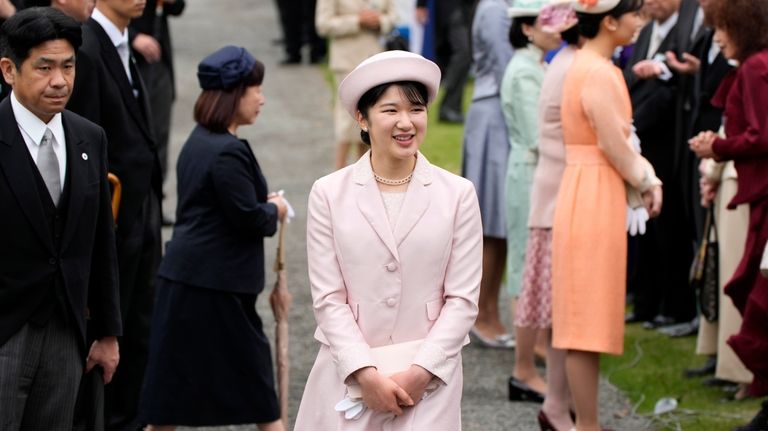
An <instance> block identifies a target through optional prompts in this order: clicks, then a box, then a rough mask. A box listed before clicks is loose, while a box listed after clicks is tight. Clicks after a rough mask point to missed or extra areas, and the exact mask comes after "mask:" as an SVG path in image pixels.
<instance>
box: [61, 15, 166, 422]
mask: <svg viewBox="0 0 768 431" xmlns="http://www.w3.org/2000/svg"><path fill="white" fill-rule="evenodd" d="M143 12H144V1H143V0H99V1H98V2H97V3H96V9H94V11H93V14H92V15H91V18H90V19H89V20H88V21H86V22H85V23H84V24H83V45H82V46H81V47H80V50H79V51H78V53H77V79H76V82H75V91H74V93H73V94H72V99H71V100H70V102H69V105H68V106H69V109H71V110H73V111H75V112H77V113H79V114H81V115H83V116H84V117H86V118H88V119H90V120H91V121H93V122H95V123H96V124H99V125H100V126H101V127H103V128H104V131H105V132H106V134H107V140H108V142H109V153H108V154H109V169H110V171H111V172H113V173H114V174H115V175H117V176H118V177H119V178H120V179H121V181H122V183H123V194H122V203H121V206H120V212H119V214H118V217H117V254H118V263H119V270H120V308H121V311H122V317H123V337H122V338H121V339H120V347H121V353H122V362H121V367H120V370H118V372H117V373H116V374H115V379H114V382H113V383H112V384H111V385H110V386H108V387H107V388H106V391H105V397H106V400H105V409H106V413H105V414H106V421H107V424H108V427H109V428H110V429H116V430H122V429H126V430H136V429H139V425H138V424H137V423H136V411H137V405H138V397H139V391H140V389H141V383H142V380H143V377H144V369H145V367H146V361H147V348H148V347H147V346H148V343H149V325H150V321H151V316H152V304H153V299H154V279H155V275H156V274H157V267H158V264H159V260H160V217H161V216H160V196H161V191H160V187H161V174H160V164H159V162H158V158H157V149H156V141H155V138H154V135H153V132H152V128H151V118H152V115H151V114H150V108H149V103H148V93H147V91H146V89H145V87H144V84H143V81H142V79H141V76H140V75H139V73H138V72H137V68H136V66H135V63H134V62H133V60H132V58H131V50H130V46H129V40H128V25H129V23H130V21H131V19H133V18H136V17H138V16H140V15H141V14H142V13H143Z"/></svg>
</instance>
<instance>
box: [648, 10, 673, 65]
mask: <svg viewBox="0 0 768 431" xmlns="http://www.w3.org/2000/svg"><path fill="white" fill-rule="evenodd" d="M677 15H678V13H677V12H675V13H674V14H672V16H670V17H669V18H667V20H666V21H664V22H661V23H660V22H659V21H658V20H653V30H652V31H651V43H649V44H648V52H647V53H646V56H645V58H653V56H654V55H655V54H656V51H658V50H659V47H660V46H661V43H662V42H664V39H666V38H667V35H668V34H669V32H670V31H672V27H674V26H675V24H677Z"/></svg>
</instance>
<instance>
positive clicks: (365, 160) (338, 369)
mask: <svg viewBox="0 0 768 431" xmlns="http://www.w3.org/2000/svg"><path fill="white" fill-rule="evenodd" d="M307 254H308V260H309V280H310V284H311V290H312V298H313V307H314V312H315V319H316V320H317V325H318V328H317V331H316V332H315V338H316V339H317V340H318V341H319V342H320V343H321V348H320V352H319V354H318V357H317V360H316V362H315V365H314V367H313V369H312V372H311V374H310V377H309V379H308V382H307V386H306V388H305V390H304V396H303V399H302V404H301V406H300V409H299V414H298V417H297V422H296V428H295V429H296V430H304V429H306V430H310V429H312V430H318V429H324V430H325V429H329V430H330V429H334V430H335V429H345V430H346V429H361V430H362V429H371V430H375V429H379V428H380V426H384V425H383V424H384V423H385V422H390V423H389V425H387V426H388V427H394V428H393V429H398V430H399V429H427V427H426V426H427V425H428V426H429V427H430V428H432V429H440V430H453V429H455V430H458V429H460V426H461V425H460V401H461V390H462V382H461V354H460V353H461V349H462V347H463V346H464V345H465V344H467V343H468V342H469V338H468V337H467V333H468V332H469V329H470V328H471V327H472V325H473V324H474V321H475V318H476V316H477V299H478V294H479V288H480V276H481V266H482V226H481V222H480V210H479V206H478V203H477V196H476V194H475V190H474V187H473V186H472V184H471V183H470V182H469V181H467V180H466V179H464V178H461V177H458V176H456V175H454V174H451V173H449V172H447V171H445V170H443V169H440V168H437V167H435V166H432V165H431V164H430V163H429V162H428V161H427V159H426V158H425V157H424V156H423V155H421V154H419V155H418V159H417V163H416V168H415V170H414V175H413V179H412V181H411V183H410V185H409V187H408V190H407V192H406V196H405V201H404V202H403V206H402V209H401V211H400V216H399V219H398V220H397V222H396V223H395V227H394V229H391V228H390V223H389V221H388V219H387V215H386V211H385V209H384V204H383V202H382V198H381V194H380V192H379V189H378V187H377V185H376V181H375V180H374V178H373V172H372V170H371V165H370V155H369V153H367V154H366V155H364V156H363V157H362V158H361V159H360V160H359V161H358V162H357V163H356V164H354V165H352V166H349V167H347V168H345V169H342V170H340V171H337V172H335V173H333V174H331V175H328V176H326V177H324V178H321V179H319V180H318V181H317V182H316V183H315V184H314V186H313V188H312V191H311V192H310V196H309V211H308V217H307ZM422 338H424V339H425V341H424V343H423V344H422V347H421V349H420V351H419V353H418V354H417V355H416V358H415V360H414V363H415V364H417V365H420V366H422V367H423V368H425V369H427V370H429V371H430V372H431V373H432V374H434V375H435V376H436V377H437V378H438V379H439V380H440V383H442V385H440V387H439V388H438V389H437V390H436V391H435V392H434V393H433V394H432V395H430V397H428V398H427V399H425V400H424V401H423V402H422V403H420V404H418V405H417V406H416V407H415V408H413V409H411V411H410V412H408V413H406V414H405V415H403V416H401V417H398V418H394V417H393V416H392V415H384V414H374V413H372V412H371V411H370V410H369V411H368V412H366V413H365V415H364V416H363V418H361V419H360V420H358V421H347V420H345V419H344V418H343V416H341V415H339V414H338V413H336V412H335V411H333V405H334V404H335V403H336V402H338V401H339V400H341V399H342V398H343V397H344V395H345V391H346V387H345V385H344V381H345V380H346V379H347V378H348V377H349V375H350V374H351V373H352V372H354V371H356V370H358V369H360V368H362V367H366V366H371V365H373V361H372V359H371V355H370V350H369V349H370V348H371V347H377V346H383V345H387V344H393V343H401V342H405V341H412V340H418V339H422ZM415 409H419V411H420V413H419V414H418V415H414V414H413V411H414V410H415ZM427 412H428V413H427ZM441 416H443V417H441ZM426 421H430V422H426ZM436 424H443V426H441V425H436ZM435 426H437V428H435Z"/></svg>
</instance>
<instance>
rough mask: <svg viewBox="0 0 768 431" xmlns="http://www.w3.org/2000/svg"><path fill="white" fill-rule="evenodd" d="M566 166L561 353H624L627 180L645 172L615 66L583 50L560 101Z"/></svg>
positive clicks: (558, 330)
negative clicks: (632, 143) (636, 150)
mask: <svg viewBox="0 0 768 431" xmlns="http://www.w3.org/2000/svg"><path fill="white" fill-rule="evenodd" d="M561 110H562V112H561V113H562V126H563V136H564V140H565V147H566V168H565V172H564V175H563V180H562V183H561V185H560V191H559V194H558V199H557V205H556V207H555V218H554V225H553V239H552V331H553V345H554V347H556V348H561V349H572V350H583V351H592V352H603V353H612V354H621V353H622V352H623V348H624V307H625V295H626V266H627V232H626V217H627V209H626V208H627V204H626V190H625V186H624V181H625V180H626V181H627V182H629V183H630V184H633V185H639V184H640V182H641V181H642V180H643V178H644V177H645V176H646V175H647V171H646V170H645V168H644V164H643V162H645V161H644V160H643V159H642V157H641V156H640V155H639V154H637V153H636V152H635V150H634V149H633V148H632V147H631V144H630V142H629V136H630V131H631V124H632V105H631V101H630V98H629V92H628V91H627V87H626V84H625V82H624V79H623V76H622V74H621V72H620V70H619V69H618V68H616V67H615V66H614V65H613V64H612V63H610V62H609V61H608V60H607V59H606V58H604V57H602V56H600V55H599V54H597V53H595V52H592V51H587V50H581V51H579V52H578V53H577V54H576V58H575V59H574V62H573V65H572V66H571V69H570V70H569V71H568V76H567V77H566V80H565V83H564V88H563V102H562V108H561Z"/></svg>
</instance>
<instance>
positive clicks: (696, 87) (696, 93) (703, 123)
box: [688, 29, 733, 137]
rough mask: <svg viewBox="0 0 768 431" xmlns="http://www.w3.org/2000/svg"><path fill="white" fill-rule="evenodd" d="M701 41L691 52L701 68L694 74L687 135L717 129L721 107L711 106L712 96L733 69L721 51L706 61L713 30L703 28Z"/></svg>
mask: <svg viewBox="0 0 768 431" xmlns="http://www.w3.org/2000/svg"><path fill="white" fill-rule="evenodd" d="M703 36H704V37H703V43H702V44H701V46H700V48H699V49H698V50H697V51H695V52H694V53H693V54H694V55H695V56H697V57H698V58H699V59H701V69H700V70H699V73H697V74H696V75H695V76H694V84H693V96H692V98H691V99H692V109H691V119H692V124H691V126H690V127H691V131H690V133H689V134H688V137H691V136H694V135H695V134H697V133H699V132H701V131H704V130H713V131H717V130H718V129H719V128H720V124H721V123H722V119H723V118H722V117H723V109H722V108H719V107H715V106H712V97H713V96H714V95H715V93H716V92H717V88H718V87H719V86H720V83H721V82H722V80H723V78H724V77H725V76H726V75H727V74H728V72H730V71H731V70H732V69H733V66H731V65H730V64H728V60H727V59H726V58H725V57H723V54H722V53H719V54H717V57H715V60H714V61H713V62H712V63H709V62H708V61H707V56H708V55H709V50H710V48H711V47H712V44H713V43H714V40H713V39H714V31H713V30H712V29H705V34H704V35H703Z"/></svg>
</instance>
